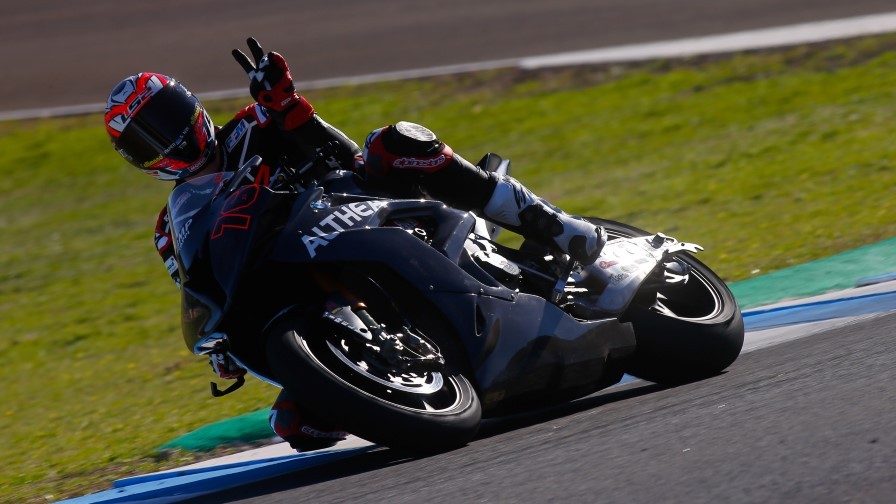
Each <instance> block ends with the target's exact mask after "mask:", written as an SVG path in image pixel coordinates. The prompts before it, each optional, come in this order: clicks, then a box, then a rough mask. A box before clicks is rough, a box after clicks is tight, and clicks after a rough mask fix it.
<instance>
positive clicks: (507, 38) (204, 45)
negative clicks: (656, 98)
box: [0, 0, 896, 112]
mask: <svg viewBox="0 0 896 504" xmlns="http://www.w3.org/2000/svg"><path fill="white" fill-rule="evenodd" d="M0 7H2V12H3V15H2V16H0V68H2V76H3V78H2V79H0V112H8V111H14V110H23V109H34V108H49V107H61V106H71V105H82V104H94V103H96V104H100V103H105V100H106V97H107V96H108V93H109V91H110V90H111V88H112V86H113V85H114V84H115V83H117V82H118V81H119V80H121V79H123V78H124V77H126V76H128V75H132V74H135V73H137V72H141V71H153V72H161V73H167V74H169V75H173V76H175V77H176V78H178V79H180V80H181V81H182V82H184V83H185V84H186V85H187V87H189V88H190V89H192V90H193V91H194V92H196V93H197V94H198V95H199V96H200V97H202V94H203V92H209V91H218V90H223V89H235V88H239V87H241V86H244V85H246V77H245V74H244V73H243V72H242V70H241V68H240V67H239V66H238V65H237V64H236V63H235V62H234V61H233V59H232V57H231V55H230V50H231V49H233V48H240V49H244V50H245V47H246V46H245V39H246V37H247V36H250V35H252V36H256V37H257V38H258V39H259V40H260V41H261V43H262V45H263V46H264V47H265V48H267V49H270V50H277V51H279V52H281V53H282V54H284V55H285V56H286V57H287V60H288V61H289V62H290V65H291V67H292V69H293V70H294V77H295V78H296V79H297V80H299V81H311V80H319V79H329V78H337V77H345V76H357V75H362V74H370V73H381V72H390V71H400V70H409V69H418V68H429V67H436V66H443V65H452V64H464V63H472V62H481V61H491V60H500V59H505V58H518V57H524V56H535V55H543V54H552V53H556V52H563V51H571V50H579V49H593V48H599V47H609V46H616V45H621V44H632V43H641V42H652V41H662V40H670V39H677V38H684V37H694V36H701V35H710V34H720V33H727V32H731V31H740V30H748V29H756V28H767V27H771V26H781V25H789V24H794V23H803V22H809V21H818V20H830V19H838V18H842V17H850V16H858V15H866V14H875V13H882V12H889V11H893V10H894V7H896V6H894V3H893V1H892V0H850V1H848V2H847V1H843V0H725V1H719V0H675V1H669V0H550V1H547V0H504V1H483V0H451V1H446V0H390V1H387V2H372V1H369V0H341V1H332V0H302V1H295V0H270V1H263V2H248V1H246V0H191V1H187V2H185V1H182V0H154V1H152V2H121V1H117V0H90V1H86V2H72V1H68V0H41V1H37V2H22V1H20V0H0Z"/></svg>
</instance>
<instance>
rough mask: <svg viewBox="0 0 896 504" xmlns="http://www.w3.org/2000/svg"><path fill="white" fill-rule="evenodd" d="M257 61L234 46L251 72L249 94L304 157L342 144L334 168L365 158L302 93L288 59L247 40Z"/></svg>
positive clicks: (351, 165)
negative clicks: (326, 147)
mask: <svg viewBox="0 0 896 504" xmlns="http://www.w3.org/2000/svg"><path fill="white" fill-rule="evenodd" d="M247 43H248V44H249V49H250V50H251V53H252V56H253V58H254V60H255V62H254V63H253V62H252V60H250V59H249V57H248V56H246V55H245V54H243V53H242V52H241V51H239V50H237V49H234V51H233V56H234V58H235V59H236V61H237V62H238V63H239V64H240V66H242V67H243V70H245V71H246V73H247V74H248V75H249V93H250V94H251V95H252V98H254V99H255V101H256V102H258V104H259V105H261V106H262V107H264V109H265V111H266V112H267V113H268V115H270V117H271V118H272V119H273V120H274V122H275V123H276V124H277V126H278V127H279V129H280V130H281V131H282V132H283V136H284V137H285V139H286V141H287V142H288V143H289V144H290V145H291V147H292V148H293V149H295V150H296V151H298V153H299V154H301V155H302V157H305V158H309V157H311V156H313V155H314V154H315V153H316V152H317V151H318V150H319V149H321V148H322V147H324V146H326V145H328V144H332V143H336V144H338V145H339V149H338V150H337V153H338V154H337V155H336V159H335V160H336V166H333V167H332V168H334V169H339V168H341V169H344V170H351V169H354V168H355V164H356V160H359V159H360V158H361V149H360V148H358V145H357V144H356V143H355V142H353V141H352V140H351V139H349V138H348V137H347V136H346V135H345V134H343V133H342V132H341V131H339V130H338V129H336V128H334V127H333V126H330V125H329V124H327V122H326V121H324V120H323V119H321V118H320V116H318V115H317V114H316V113H315V111H314V107H313V106H312V105H311V103H310V102H308V100H307V99H305V98H304V97H303V96H301V95H299V94H298V92H297V91H296V88H295V84H294V83H293V79H292V74H291V73H290V71H289V66H288V65H287V64H286V60H285V59H283V56H281V55H280V54H278V53H275V52H269V53H267V54H265V53H264V51H263V50H262V49H261V46H260V45H259V44H258V42H257V41H256V40H255V39H253V38H250V39H249V40H247Z"/></svg>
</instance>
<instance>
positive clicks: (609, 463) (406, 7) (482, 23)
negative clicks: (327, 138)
mask: <svg viewBox="0 0 896 504" xmlns="http://www.w3.org/2000/svg"><path fill="white" fill-rule="evenodd" d="M259 5H263V7H259ZM4 7H5V9H4V15H3V16H2V17H0V65H2V67H3V69H4V77H5V78H4V79H0V112H3V111H12V110H21V109H31V108H44V107H60V106H67V105H77V104H91V103H101V102H103V101H104V100H105V98H106V95H107V93H108V91H109V89H110V88H111V86H112V85H113V84H114V83H115V82H117V81H118V80H120V79H121V78H123V77H124V76H127V75H130V74H133V73H136V72H138V71H143V70H148V71H158V72H165V73H170V74H172V75H175V76H176V77H178V78H179V79H181V80H183V81H184V82H185V83H186V84H187V85H188V86H189V87H191V88H192V89H193V90H194V91H196V92H197V93H198V94H199V95H200V96H201V95H202V93H203V92H208V91H215V90H220V89H230V88H236V87H239V86H243V85H245V76H244V75H243V74H242V73H241V70H240V69H239V67H238V66H237V65H236V64H235V63H234V62H233V60H232V58H231V56H230V54H229V53H230V49H231V48H234V47H238V48H243V47H244V39H245V37H246V36H248V35H255V36H257V37H258V38H259V39H260V40H261V42H262V44H263V45H264V47H266V48H268V49H272V50H277V51H280V52H282V53H283V54H285V55H286V56H287V57H288V60H289V61H290V63H291V65H292V66H293V68H294V70H295V73H296V77H297V79H299V80H301V81H310V80H317V79H325V78H333V77H341V76H348V75H360V74H366V73H379V72H386V71H395V70H405V69H412V68H421V67H431V66H439V65H447V64H458V63H468V62H475V61H488V60H496V59H503V58H514V57H521V56H530V55H538V54H549V53H555V52H560V51H570V50H576V49H590V48H596V47H606V46H613V45H618V44H630V43H636V42H645V41H657V40H668V39H675V38H681V37H691V36H697V35H706V34H714V33H725V32H728V31H733V30H745V29H752V28H761V27H767V26H777V25H787V24H791V23H797V22H807V21H814V20H821V19H835V18H840V17H846V16H856V15H863V14H872V13H878V12H889V11H892V10H894V4H893V2H892V0H852V1H850V2H844V1H841V0H726V1H725V2H719V1H716V0H680V1H676V2H669V1H668V0H553V1H551V2H547V1H544V0H519V1H508V0H505V1H504V2H483V1H479V0H455V1H451V2H445V1H430V0H416V1H411V0H396V1H392V2H388V3H385V2H364V1H358V0H345V1H342V2H325V1H321V0H307V1H302V2H295V1H287V0H277V1H270V2H264V3H261V2H256V3H250V2H245V1H240V2H238V1H233V0H196V1H192V2H189V3H188V2H178V1H174V0H157V1H156V2H152V3H146V2H113V1H110V0H94V1H91V2H82V3H78V4H77V5H75V3H73V2H63V1H61V0H48V1H45V2H28V3H26V2H12V1H5V2H4ZM894 332H896V314H889V315H885V316H874V317H869V318H867V319H864V320H862V321H860V322H857V323H854V324H851V325H848V326H845V327H840V328H836V329H832V330H828V331H826V332H824V333H820V334H816V335H813V336H811V337H807V338H803V339H799V340H795V341H790V342H787V343H784V344H781V345H777V346H774V347H770V348H765V349H761V350H757V351H754V352H751V353H748V354H745V355H743V356H742V357H741V358H740V359H739V360H738V361H737V362H736V363H735V364H734V365H733V366H732V367H731V369H730V370H729V371H728V372H727V373H726V374H724V375H722V376H718V377H715V378H712V379H709V380H705V381H701V382H698V383H693V384H688V385H684V386H680V387H675V388H663V387H660V386H657V385H653V384H649V383H644V382H635V383H632V384H628V385H624V386H622V387H620V388H614V389H612V390H609V391H605V392H603V393H600V394H598V395H596V396H593V397H591V398H587V399H584V400H581V401H578V402H576V403H574V404H571V405H568V406H565V407H562V408H558V409H554V410H551V411H547V412H541V413H539V414H534V415H530V416H524V417H518V418H514V419H511V420H505V421H501V422H491V423H489V424H488V425H486V427H485V429H484V433H483V436H482V437H481V438H480V439H477V440H476V441H474V442H473V443H471V444H470V445H469V446H467V447H465V448H462V449H459V450H456V451H453V452H449V453H444V454H440V455H437V456H432V457H428V458H424V459H409V458H406V457H404V456H402V455H401V454H397V453H394V452H392V451H390V450H378V451H374V452H370V453H367V454H363V455H359V456H357V457H354V458H351V459H348V460H345V461H342V462H336V463H333V464H330V465H325V466H320V467H317V468H313V469H309V470H306V471H302V472H300V473H295V474H290V475H288V476H284V477H281V478H278V479H273V480H268V481H264V482H261V483H257V484H254V485H251V486H247V487H243V488H240V489H237V490H229V491H227V492H226V493H225V494H217V495H210V496H206V497H204V498H202V499H201V500H193V502H265V503H272V502H284V503H286V502H290V503H292V502H380V503H381V502H389V503H401V502H426V501H433V502H444V501H449V502H486V501H487V502H548V501H555V502H604V503H607V502H626V503H632V502H634V503H638V502H645V503H660V502H662V503H669V502H682V503H684V502H687V503H694V502H713V503H715V502H843V501H850V502H873V503H877V502H880V503H884V502H891V501H892V498H893V495H896V463H894V460H896V408H894V406H893V405H894V404H896V387H894V386H893V382H894V378H896V372H894V366H893V364H892V363H893V362H896V339H894V338H893V334H894Z"/></svg>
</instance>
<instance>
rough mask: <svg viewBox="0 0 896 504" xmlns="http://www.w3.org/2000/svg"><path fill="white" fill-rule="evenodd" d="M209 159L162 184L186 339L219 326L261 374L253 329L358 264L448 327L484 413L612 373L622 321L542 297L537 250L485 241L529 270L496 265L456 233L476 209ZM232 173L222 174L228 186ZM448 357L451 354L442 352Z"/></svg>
mask: <svg viewBox="0 0 896 504" xmlns="http://www.w3.org/2000/svg"><path fill="white" fill-rule="evenodd" d="M237 178H238V175H236V176H235V175H234V174H230V173H223V174H214V175H208V176H204V177H200V178H198V179H196V180H193V181H189V182H186V183H183V184H181V185H179V186H178V187H177V188H175V190H174V191H173V192H172V194H171V196H170V198H169V212H170V218H171V223H172V229H173V237H174V243H175V247H176V251H177V254H176V255H177V258H178V262H179V266H180V272H181V280H182V292H183V296H182V299H183V310H182V313H183V324H182V326H183V333H184V339H185V342H186V344H187V346H188V347H189V348H190V349H191V350H193V351H195V352H197V353H202V352H203V351H207V350H208V345H210V344H211V343H212V342H213V341H214V337H213V336H214V335H215V334H216V333H226V334H227V335H228V337H229V342H230V346H231V351H232V353H233V355H235V356H236V357H238V359H239V360H240V361H241V362H242V363H243V364H245V365H246V366H248V367H249V368H250V369H251V370H252V371H253V372H254V373H255V374H257V375H259V376H261V377H263V378H266V379H269V380H271V381H275V380H274V378H273V376H272V375H271V373H270V372H269V369H268V366H267V364H266V362H265V357H264V355H265V353H264V350H263V347H264V339H263V338H264V334H265V328H266V327H268V326H269V324H270V323H271V321H272V320H273V319H275V318H277V317H278V315H279V314H281V313H284V311H286V310H288V309H291V308H292V309H295V307H297V306H298V307H307V309H308V313H309V316H319V314H320V312H321V307H322V306H323V303H324V301H325V298H326V296H327V295H328V291H332V290H333V289H334V287H333V285H337V286H338V287H337V288H341V289H348V290H351V291H353V292H354V294H355V295H359V297H362V298H363V291H364V288H365V287H364V286H365V285H369V284H370V283H371V282H367V284H365V283H364V282H358V281H356V279H359V278H366V279H370V280H372V284H373V285H376V286H377V288H378V289H381V290H383V291H386V292H388V293H389V295H390V296H391V297H392V299H393V301H394V303H395V304H396V305H398V306H400V307H401V309H402V311H403V312H405V313H406V314H407V315H408V317H409V319H411V320H412V321H413V322H414V323H415V324H416V325H418V327H420V329H421V330H422V331H423V332H424V334H429V335H430V336H433V337H436V338H439V339H440V340H441V341H444V339H445V338H450V339H452V340H455V341H459V342H460V343H461V345H459V347H460V348H462V349H463V353H464V354H465V355H463V356H461V358H464V359H466V360H467V362H465V363H464V364H463V368H464V369H467V370H468V372H469V373H470V374H471V375H470V376H468V378H469V379H470V381H471V382H472V383H473V384H474V386H475V387H476V389H477V392H478V395H479V397H480V400H481V402H482V406H483V411H484V413H485V414H496V413H501V412H506V411H512V410H516V409H519V408H522V407H530V406H532V405H533V404H543V403H547V402H552V401H558V400H565V399H569V398H572V397H577V396H582V395H585V394H587V393H590V392H593V391H596V390H599V389H601V388H604V387H606V386H609V385H611V384H613V383H616V382H617V381H618V380H619V379H620V378H621V376H622V373H623V371H622V361H623V360H624V357H626V356H627V355H629V354H630V353H631V352H632V351H633V350H634V347H635V336H634V332H633V330H632V327H631V325H630V324H628V323H621V322H619V321H618V320H617V319H615V318H606V319H599V320H581V319H577V318H575V317H573V316H571V315H570V314H568V313H566V312H565V311H564V310H563V309H561V308H560V307H558V306H557V305H555V304H552V303H551V302H549V301H548V300H547V299H546V297H548V295H549V285H550V283H551V282H550V279H551V276H552V275H554V276H555V278H556V276H557V273H556V272H553V271H551V269H550V267H548V266H547V264H539V263H538V261H539V260H541V259H543V258H542V257H540V255H539V254H537V253H535V254H531V257H529V256H527V255H526V253H525V252H520V251H517V250H511V249H506V248H504V247H500V246H498V247H499V248H500V249H501V251H502V253H505V254H507V255H508V256H510V255H514V254H515V256H514V257H513V259H514V260H515V261H528V260H530V259H531V261H530V262H531V264H533V265H534V266H532V267H533V268H536V267H540V268H541V271H540V272H539V273H538V274H528V275H527V272H526V271H523V273H522V275H520V276H521V278H513V279H508V278H499V277H500V276H499V275H495V274H494V271H491V270H489V269H488V268H487V265H483V264H481V263H479V262H477V261H476V260H475V259H474V258H473V257H472V256H471V254H470V253H469V252H468V250H467V249H466V248H465V243H466V242H467V240H468V239H469V237H470V233H471V232H472V231H473V228H474V225H475V222H476V219H475V217H474V216H473V215H472V214H470V213H467V212H462V211H458V210H454V209H452V208H449V207H447V206H445V205H444V204H442V203H441V202H438V201H429V200H390V199H386V198H376V197H371V196H364V195H361V192H360V191H358V190H357V184H356V182H358V181H357V179H356V178H355V176H354V175H352V174H349V173H342V172H340V173H335V174H332V175H331V176H330V177H329V178H328V180H326V181H324V182H323V183H322V184H321V185H319V186H318V185H316V184H315V185H314V186H313V187H311V188H309V189H307V190H304V191H301V192H298V191H294V190H282V191H281V190H276V189H272V188H269V187H265V186H260V185H253V184H244V185H238V184H234V183H233V182H234V181H236V179H237ZM231 186H236V187H231ZM455 358H457V356H455Z"/></svg>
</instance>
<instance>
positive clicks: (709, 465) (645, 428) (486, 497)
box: [197, 314, 896, 503]
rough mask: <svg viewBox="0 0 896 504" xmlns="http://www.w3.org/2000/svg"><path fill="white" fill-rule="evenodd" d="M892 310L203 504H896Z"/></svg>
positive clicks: (894, 329)
mask: <svg viewBox="0 0 896 504" xmlns="http://www.w3.org/2000/svg"><path fill="white" fill-rule="evenodd" d="M894 333H896V314H890V315H885V316H879V317H873V318H869V319H865V320H863V321H860V322H857V323H854V324H851V325H847V326H845V327H840V328H837V329H833V330H829V331H827V332H824V333H821V334H816V335H813V336H811V337H808V338H804V339H800V340H797V341H792V342H789V343H784V344H781V345H778V346H774V347H770V348H767V349H764V350H758V351H755V352H751V353H748V354H745V355H743V356H741V358H740V359H739V360H738V361H737V362H735V364H734V365H733V366H732V367H731V368H730V369H729V371H728V372H727V373H725V374H724V375H722V376H718V377H715V378H712V379H709V380H705V381H702V382H698V383H693V384H689V385H684V386H680V387H676V388H669V389H666V388H663V387H660V386H657V385H654V384H650V383H646V382H635V383H632V384H629V385H625V386H622V387H620V388H616V389H611V390H609V391H605V392H603V393H600V394H598V395H596V396H592V397H591V398H587V399H584V400H581V401H578V402H577V403H574V404H572V405H568V406H566V407H562V408H558V409H556V410H552V411H548V412H542V413H539V414H536V415H531V416H524V417H518V418H515V419H513V420H509V421H503V422H496V423H492V424H489V425H488V426H487V428H486V430H485V432H484V437H483V438H481V439H478V440H476V441H474V442H473V443H471V444H470V445H469V446H467V447H465V448H462V449H459V450H456V451H453V452H449V453H444V454H441V455H437V456H433V457H428V458H423V459H409V458H404V457H402V456H401V455H400V454H396V453H393V452H391V451H389V450H385V449H384V450H381V451H376V452H371V453H367V454H363V455H359V456H357V457H355V458H351V459H349V460H346V461H342V462H336V463H333V464H330V465H326V466H321V467H318V468H314V469H309V470H305V471H302V472H299V473H294V474H289V475H286V476H283V477H281V478H278V479H274V480H269V481H264V482H261V483H258V484H255V485H252V486H248V487H243V488H240V489H235V490H228V491H227V492H224V493H222V494H213V495H210V496H207V497H205V498H203V499H200V500H198V501H197V502H259V503H261V502H265V503H276V502H282V503H287V502H389V503H404V502H407V503H411V502H446V501H447V502H602V503H615V502H619V503H623V502H625V503H640V502H643V503H659V502H662V503H673V502H676V503H678V502H680V503H702V502H706V503H719V502H807V503H808V502H812V503H817V502H869V503H886V502H892V500H891V499H892V497H893V495H896V465H894V463H893V460H894V456H896V428H894V426H896V408H894V407H893V404H896V387H894V386H893V382H894V378H896V371H894V367H893V364H892V363H893V362H894V361H896V339H894V338H893V334H894Z"/></svg>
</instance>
